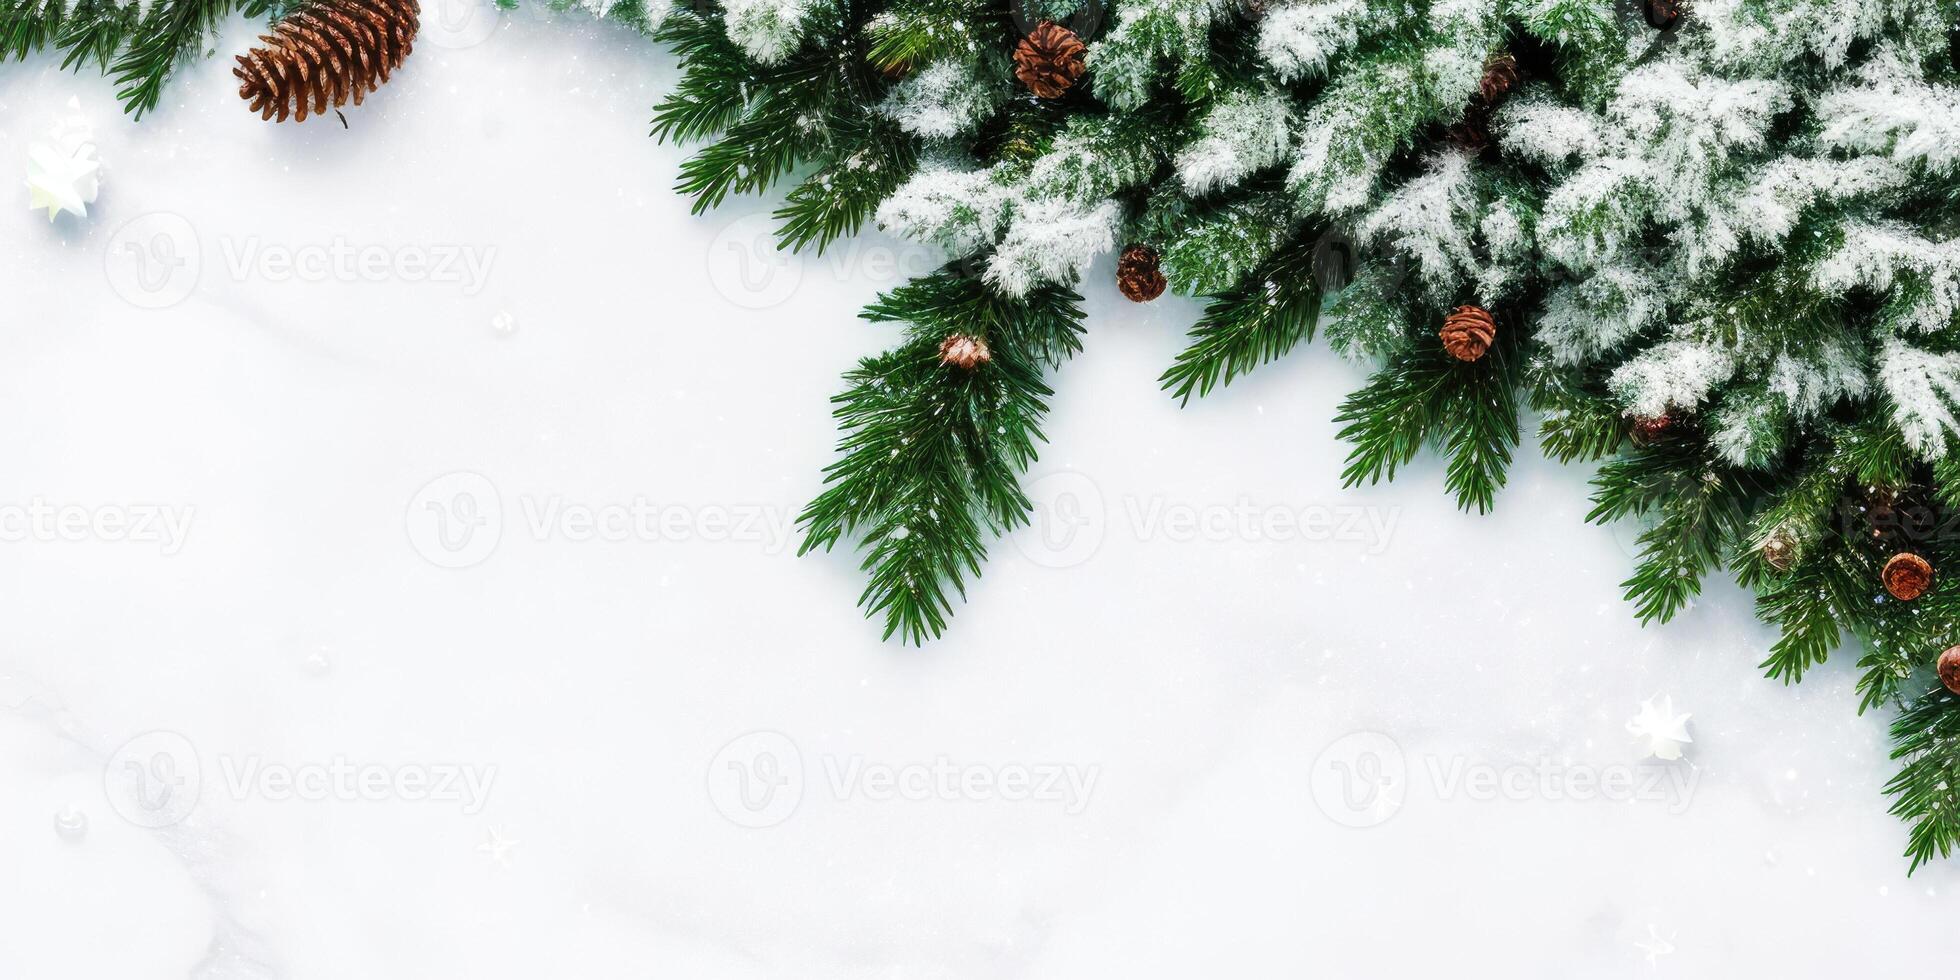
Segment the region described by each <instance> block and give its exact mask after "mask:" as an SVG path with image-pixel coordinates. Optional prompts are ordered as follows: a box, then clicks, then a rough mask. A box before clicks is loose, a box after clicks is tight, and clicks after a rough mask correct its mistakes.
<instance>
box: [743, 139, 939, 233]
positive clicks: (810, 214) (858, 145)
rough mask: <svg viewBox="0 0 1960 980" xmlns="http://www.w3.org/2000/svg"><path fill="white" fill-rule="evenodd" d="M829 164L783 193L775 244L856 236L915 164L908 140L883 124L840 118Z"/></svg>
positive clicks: (910, 141) (911, 147) (916, 158)
mask: <svg viewBox="0 0 1960 980" xmlns="http://www.w3.org/2000/svg"><path fill="white" fill-rule="evenodd" d="M838 125H839V126H840V127H849V132H848V134H847V135H840V136H839V137H838V139H839V145H838V146H837V148H836V149H835V150H834V151H833V155H834V159H833V161H832V162H831V163H830V164H829V165H827V166H825V167H823V168H822V169H820V170H818V171H817V172H816V173H814V174H812V175H811V176H810V177H808V178H806V179H805V180H804V181H803V182H802V183H800V184H798V185H797V186H796V187H795V189H793V190H791V191H790V192H789V195H788V197H787V199H785V201H784V202H783V206H782V207H781V208H779V209H777V211H776V217H777V218H778V219H780V220H781V221H782V222H783V226H782V229H781V231H779V232H778V234H777V245H778V246H779V247H782V248H787V249H789V250H791V251H796V250H800V249H801V248H803V246H805V245H808V244H811V243H812V242H814V243H816V246H817V251H818V252H819V253H822V252H823V250H824V248H825V246H827V245H829V244H830V243H831V242H832V241H834V240H836V239H837V238H839V237H840V236H843V235H851V234H856V233H857V230H858V229H859V228H861V227H863V225H864V222H865V220H866V219H868V218H870V217H871V215H872V213H873V212H875V211H876V210H877V209H878V205H879V204H880V203H882V202H883V201H884V200H885V198H887V197H889V196H891V193H892V191H894V190H896V189H897V188H898V185H899V184H901V183H903V182H904V181H905V178H906V177H907V176H909V175H910V174H911V173H912V169H913V167H914V166H915V165H916V163H917V160H918V153H917V149H916V147H915V145H914V143H913V141H912V140H911V139H910V138H909V137H907V136H906V135H905V134H904V133H902V132H900V131H899V130H898V128H897V127H896V126H893V125H892V124H890V123H889V122H886V121H884V120H875V119H869V118H860V119H857V120H840V121H839V123H838Z"/></svg>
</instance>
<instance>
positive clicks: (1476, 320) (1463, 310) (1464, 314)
mask: <svg viewBox="0 0 1960 980" xmlns="http://www.w3.org/2000/svg"><path fill="white" fill-rule="evenodd" d="M1440 336H1441V337H1442V338H1443V349H1444V350H1446V351H1449V352H1450V356H1451V357H1454V358H1456V359H1457V360H1459V361H1475V360H1479V359H1481V358H1482V357H1483V356H1484V352H1485V351H1488V350H1490V342H1491V341H1493V340H1496V339H1497V318H1496V317H1493V316H1491V315H1490V311H1489V310H1486V309H1484V308H1483V307H1481V306H1459V307H1457V308H1456V309H1455V310H1453V311H1452V312H1451V313H1450V315H1449V316H1446V317H1444V318H1443V329H1442V331H1441V333H1440Z"/></svg>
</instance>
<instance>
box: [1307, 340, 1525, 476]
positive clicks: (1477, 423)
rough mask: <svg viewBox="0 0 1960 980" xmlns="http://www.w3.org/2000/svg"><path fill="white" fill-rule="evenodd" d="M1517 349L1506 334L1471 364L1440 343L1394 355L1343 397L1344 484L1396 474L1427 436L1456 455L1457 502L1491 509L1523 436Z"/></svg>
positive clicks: (1452, 460) (1451, 469)
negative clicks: (1349, 448)
mask: <svg viewBox="0 0 1960 980" xmlns="http://www.w3.org/2000/svg"><path fill="white" fill-rule="evenodd" d="M1515 357H1516V352H1515V351H1514V350H1512V349H1511V348H1509V347H1508V346H1506V345H1504V344H1503V343H1502V342H1501V341H1500V343H1499V345H1498V346H1495V347H1492V348H1491V349H1490V351H1489V352H1488V353H1487V354H1486V355H1485V356H1484V357H1483V359H1482V360H1479V361H1477V362H1475V363H1472V364H1465V363H1463V362H1461V361H1458V360H1456V359H1454V358H1452V357H1450V356H1449V355H1447V354H1445V353H1444V352H1443V351H1442V350H1441V349H1440V348H1439V347H1435V346H1421V347H1411V348H1409V349H1407V350H1404V351H1403V352H1401V353H1399V354H1397V355H1395V356H1394V357H1392V358H1390V359H1389V362H1388V363H1387V365H1385V366H1384V367H1383V368H1382V369H1381V370H1380V371H1378V372H1376V373H1375V375H1374V377H1372V378H1370V379H1368V384H1367V385H1366V386H1365V387H1363V388H1362V389H1361V390H1360V391H1357V392H1355V393H1354V394H1352V395H1349V396H1348V398H1347V400H1346V401H1344V402H1342V403H1341V412H1340V414H1339V415H1337V416H1335V417H1334V421H1336V422H1339V423H1342V427H1341V433H1340V436H1341V438H1342V439H1343V440H1346V441H1347V442H1350V443H1353V444H1354V448H1353V450H1352V451H1350V452H1349V453H1348V458H1347V467H1346V469H1344V470H1342V472H1341V481H1342V485H1343V486H1350V487H1351V486H1355V485H1357V484H1359V483H1361V482H1362V481H1364V480H1365V481H1367V482H1368V483H1370V484H1373V483H1377V482H1380V481H1381V480H1383V479H1389V480H1393V479H1394V478H1395V471H1396V470H1397V469H1398V468H1400V467H1403V466H1406V465H1408V464H1409V463H1410V462H1411V461H1413V460H1414V459H1415V457H1416V454H1417V453H1418V452H1420V451H1421V450H1422V447H1423V446H1424V445H1425V444H1429V443H1433V444H1435V445H1437V446H1438V447H1439V448H1440V449H1441V450H1442V452H1443V453H1444V455H1445V456H1447V457H1448V459H1449V462H1448V465H1447V466H1446V468H1445V471H1444V481H1443V482H1444V486H1445V487H1446V488H1448V489H1449V491H1450V492H1451V493H1452V494H1454V495H1455V496H1456V503H1457V506H1458V507H1460V508H1462V509H1464V510H1469V509H1471V508H1473V507H1474V508H1476V510H1477V512H1478V513H1480V514H1481V513H1486V512H1488V511H1489V510H1490V508H1491V507H1492V505H1493V504H1494V503H1495V500H1496V496H1497V491H1498V490H1499V489H1501V488H1502V487H1503V486H1504V481H1505V472H1506V470H1507V469H1508V468H1509V467H1510V463H1511V449H1512V448H1513V447H1515V446H1516V445H1517V444H1518V438H1519V435H1518V404H1517V386H1518V378H1517V376H1516V375H1517V370H1516V368H1515V367H1514V366H1513V363H1514V360H1515Z"/></svg>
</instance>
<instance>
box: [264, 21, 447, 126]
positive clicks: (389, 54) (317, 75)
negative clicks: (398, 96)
mask: <svg viewBox="0 0 1960 980" xmlns="http://www.w3.org/2000/svg"><path fill="white" fill-rule="evenodd" d="M419 24H420V9H419V7H418V6H417V4H416V0H313V2H311V3H308V4H306V5H305V6H302V7H299V8H297V9H295V10H294V11H293V12H292V13H290V14H287V15H286V17H285V18H284V19H283V20H281V21H280V22H279V23H278V25H276V26H275V27H273V29H272V33H270V34H265V35H261V36H260V37H259V42H260V46H259V47H256V48H253V49H252V50H250V51H248V52H246V53H245V54H242V55H239V56H238V66H237V67H236V68H233V69H232V70H231V73H232V74H233V75H236V76H237V77H238V80H239V86H238V94H239V96H240V97H242V98H243V99H245V101H246V102H248V103H250V104H251V106H252V108H253V109H254V110H255V111H257V112H258V114H259V117H260V118H262V119H277V120H279V121H280V122H285V121H286V117H287V116H289V115H290V116H292V117H293V118H294V119H296V120H298V121H300V122H305V121H306V117H307V115H308V113H311V114H313V115H320V114H323V113H325V112H326V111H327V108H328V107H329V106H333V107H335V108H338V107H340V106H344V105H346V104H347V100H348V99H350V98H351V99H353V100H354V104H355V105H360V104H361V99H362V98H363V97H365V96H366V95H367V94H368V93H369V92H372V91H374V90H375V89H377V88H380V87H381V83H383V82H385V81H387V80H388V73H389V72H392V71H394V70H395V69H397V68H399V67H401V64H402V59H404V58H407V57H408V52H409V49H410V48H411V47H413V46H414V42H415V31H416V28H417V27H418V26H419Z"/></svg>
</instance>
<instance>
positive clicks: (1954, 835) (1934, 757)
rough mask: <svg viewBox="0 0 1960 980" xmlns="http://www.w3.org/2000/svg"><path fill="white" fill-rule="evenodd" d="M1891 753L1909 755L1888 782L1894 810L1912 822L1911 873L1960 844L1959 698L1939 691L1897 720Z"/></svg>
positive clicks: (1898, 757) (1908, 848)
mask: <svg viewBox="0 0 1960 980" xmlns="http://www.w3.org/2000/svg"><path fill="white" fill-rule="evenodd" d="M1892 758H1893V759H1894V760H1895V761H1896V760H1901V759H1902V760H1905V765H1904V766H1903V767H1901V768H1900V770H1899V773H1898V775H1896V776H1893V777H1892V779H1891V781H1890V782H1888V783H1886V784H1885V792H1886V795H1888V796H1892V797H1896V799H1894V800H1893V803H1892V815H1893V816H1896V817H1899V818H1900V819H1902V820H1905V821H1906V822H1907V823H1909V824H1911V825H1912V831H1911V835H1910V836H1909V837H1908V839H1907V843H1906V852H1905V854H1906V857H1907V858H1910V859H1911V861H1912V864H1911V866H1910V867H1908V868H1907V870H1906V873H1907V874H1911V873H1912V872H1914V871H1917V870H1919V866H1920V865H1922V864H1925V863H1926V862H1928V861H1931V860H1933V859H1934V858H1936V857H1938V858H1946V857H1950V856H1952V854H1953V850H1954V847H1955V846H1956V845H1960V698H1956V697H1955V696H1954V695H1952V694H1950V693H1948V692H1946V691H1943V690H1935V691H1933V692H1932V693H1929V694H1927V695H1925V696H1924V697H1921V698H1920V699H1919V700H1918V701H1917V702H1915V703H1914V704H1913V705H1912V706H1911V707H1910V708H1908V709H1907V710H1906V711H1905V712H1904V713H1903V714H1901V715H1899V717H1898V718H1897V719H1896V720H1894V721H1893V722H1892Z"/></svg>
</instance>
